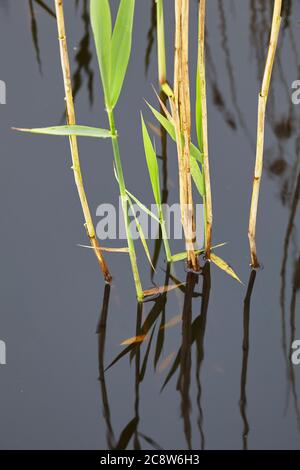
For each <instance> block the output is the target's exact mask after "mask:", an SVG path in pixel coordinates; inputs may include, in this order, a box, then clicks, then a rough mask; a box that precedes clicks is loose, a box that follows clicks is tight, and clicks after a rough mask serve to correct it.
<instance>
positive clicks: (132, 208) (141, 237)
mask: <svg viewBox="0 0 300 470" xmlns="http://www.w3.org/2000/svg"><path fill="white" fill-rule="evenodd" d="M129 204H130V208H131V211H132V214H133V217H134V221H135V225H136V228H137V230H138V232H139V236H140V239H141V242H142V245H143V248H144V250H145V253H146V256H147V258H148V261H149V263H150V266H151V268H152V269H153V271H155V268H154V266H153V264H152V260H151V255H150V251H149V248H148V245H147V242H146V237H145V234H144V231H143V228H142V226H141V224H140V222H139V219H138V217H137V216H136V212H135V210H134V207H133V204H132V202H131V201H130V200H129Z"/></svg>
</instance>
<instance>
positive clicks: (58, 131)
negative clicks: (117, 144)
mask: <svg viewBox="0 0 300 470" xmlns="http://www.w3.org/2000/svg"><path fill="white" fill-rule="evenodd" d="M13 129H14V130H17V131H20V132H31V133H32V134H46V135H60V136H71V135H77V136H78V137H96V138H98V139H108V138H110V137H111V132H110V131H109V130H107V129H98V128H97V127H88V126H52V127H40V128H36V129H20V128H15V127H13Z"/></svg>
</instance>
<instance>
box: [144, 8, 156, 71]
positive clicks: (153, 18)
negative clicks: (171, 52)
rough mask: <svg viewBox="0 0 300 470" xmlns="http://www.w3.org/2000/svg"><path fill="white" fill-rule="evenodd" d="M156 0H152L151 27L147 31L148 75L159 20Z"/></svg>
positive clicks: (146, 65)
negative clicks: (157, 18)
mask: <svg viewBox="0 0 300 470" xmlns="http://www.w3.org/2000/svg"><path fill="white" fill-rule="evenodd" d="M155 3H156V2H155V0H151V14H150V21H151V23H150V28H149V30H148V33H147V48H146V54H145V72H146V75H147V73H148V69H149V65H150V59H151V53H152V50H153V45H154V40H155V36H156V26H157V21H156V4H155Z"/></svg>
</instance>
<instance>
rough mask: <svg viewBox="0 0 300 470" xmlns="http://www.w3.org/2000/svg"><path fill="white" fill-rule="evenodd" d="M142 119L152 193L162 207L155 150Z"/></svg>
mask: <svg viewBox="0 0 300 470" xmlns="http://www.w3.org/2000/svg"><path fill="white" fill-rule="evenodd" d="M141 119H142V132H143V142H144V149H145V155H146V161H147V166H148V171H149V175H150V181H151V186H152V191H153V195H154V199H155V202H156V204H157V206H159V207H160V206H161V197H160V184H159V170H158V163H157V157H156V153H155V150H154V148H153V145H152V142H151V139H150V136H149V132H148V129H147V127H146V124H145V121H144V118H143V116H141Z"/></svg>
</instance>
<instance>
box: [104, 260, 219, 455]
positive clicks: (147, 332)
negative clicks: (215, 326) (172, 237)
mask: <svg viewBox="0 0 300 470" xmlns="http://www.w3.org/2000/svg"><path fill="white" fill-rule="evenodd" d="M201 277H202V278H203V285H202V293H201V310H200V314H199V315H198V316H196V318H195V319H193V308H192V307H193V305H192V302H193V299H194V298H198V297H199V293H197V292H195V287H196V286H197V284H198V281H199V277H198V276H197V275H195V274H193V273H188V274H187V278H186V283H185V285H181V286H180V288H179V290H180V291H181V292H182V294H183V295H184V300H183V309H182V314H181V316H180V317H181V325H182V326H181V332H182V338H181V345H180V347H179V350H178V352H177V354H176V357H175V360H174V362H173V364H172V366H171V368H170V370H169V372H168V374H167V376H166V378H165V381H164V383H163V386H162V390H164V388H165V386H166V385H167V384H168V382H169V381H170V379H171V378H172V377H173V376H174V374H175V373H176V372H177V371H178V379H177V382H176V388H177V390H178V392H179V394H180V410H181V417H182V420H183V430H184V436H185V440H186V444H187V448H188V449H192V424H191V401H190V387H191V375H192V345H193V344H194V343H196V363H195V376H196V383H197V407H198V411H199V416H198V419H197V424H198V429H199V434H200V445H199V447H201V449H204V448H205V436H204V430H203V410H202V406H201V394H202V387H201V380H200V373H201V367H202V365H203V360H204V337H205V329H206V319H207V312H208V304H209V296H210V288H211V279H210V263H206V264H205V266H204V267H203V270H202V274H201ZM172 278H174V276H173V275H171V274H170V267H169V266H168V268H167V272H166V278H165V284H166V285H168V284H169V280H170V279H172ZM174 279H175V278H174ZM109 292H110V288H109V287H108V286H106V288H105V292H104V300H103V307H102V312H101V317H100V321H99V327H98V335H99V377H100V384H101V396H102V402H103V415H104V420H105V423H106V429H107V444H108V447H109V449H126V448H128V446H129V444H130V442H132V445H133V448H134V449H140V448H142V445H141V440H143V441H145V442H146V443H147V444H148V445H149V446H150V447H152V448H154V449H161V447H160V445H159V444H158V443H157V442H156V441H155V439H153V438H152V437H149V436H148V435H147V434H145V433H144V432H142V431H141V430H140V385H141V383H142V382H143V380H144V378H145V375H146V372H147V368H148V365H149V358H150V353H151V349H152V345H153V344H154V338H155V331H156V329H157V328H158V333H157V335H156V344H155V346H154V352H153V354H152V356H153V362H154V364H153V365H154V369H156V367H157V364H158V361H159V359H160V358H161V353H162V351H163V346H164V341H165V335H166V331H167V329H168V328H170V327H172V326H175V325H177V324H178V322H179V320H178V318H177V317H173V318H172V319H171V320H170V321H169V322H166V312H165V308H166V304H167V298H168V295H170V294H168V293H167V292H166V293H164V294H162V295H161V296H160V297H159V298H157V299H156V300H155V301H154V302H153V306H152V307H151V309H150V311H149V313H148V314H147V315H146V317H145V319H144V320H143V313H145V312H144V310H145V309H146V306H147V304H142V303H138V305H137V315H136V329H135V336H134V337H133V338H131V341H130V342H129V344H128V343H127V346H126V347H125V348H124V349H123V351H122V352H121V353H120V354H118V356H117V357H116V358H115V359H114V360H113V361H112V362H111V364H110V365H109V366H108V367H107V368H106V369H105V368H104V350H105V335H106V331H107V328H106V324H107V315H108V302H109ZM126 342H127V341H125V344H126ZM144 345H145V348H146V349H145V351H144V352H143V351H142V349H143V346H144ZM125 357H129V359H130V363H131V364H134V367H135V373H134V392H135V393H134V418H133V419H131V421H130V422H129V423H128V424H127V425H126V426H125V428H124V430H123V431H122V433H121V435H120V438H119V439H118V441H117V440H116V439H115V433H114V431H113V425H112V421H111V413H110V408H109V400H108V396H109V394H108V392H107V388H106V382H105V373H106V371H107V370H108V369H110V368H111V367H113V366H114V365H116V364H117V363H118V362H119V361H120V360H122V359H123V358H125ZM162 370H163V368H162V369H161V371H162ZM197 447H198V446H197Z"/></svg>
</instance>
